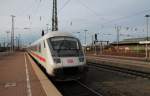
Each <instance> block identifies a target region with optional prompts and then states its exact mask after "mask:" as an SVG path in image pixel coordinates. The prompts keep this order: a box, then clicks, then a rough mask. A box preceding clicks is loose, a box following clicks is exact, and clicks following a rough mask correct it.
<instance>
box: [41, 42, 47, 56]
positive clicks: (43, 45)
mask: <svg viewBox="0 0 150 96" xmlns="http://www.w3.org/2000/svg"><path fill="white" fill-rule="evenodd" d="M45 49H46V47H45V41H44V40H43V41H42V42H41V53H42V56H43V57H44V58H46V50H45Z"/></svg>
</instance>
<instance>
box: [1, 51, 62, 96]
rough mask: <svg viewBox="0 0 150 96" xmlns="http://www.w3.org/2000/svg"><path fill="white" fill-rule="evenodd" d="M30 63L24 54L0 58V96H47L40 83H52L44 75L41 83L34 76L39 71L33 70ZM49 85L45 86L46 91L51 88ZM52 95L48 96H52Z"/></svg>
mask: <svg viewBox="0 0 150 96" xmlns="http://www.w3.org/2000/svg"><path fill="white" fill-rule="evenodd" d="M31 63H33V62H31V59H30V58H29V56H28V55H27V54H26V55H25V53H24V52H16V53H13V54H9V55H5V56H0V96H48V93H47V92H46V91H45V89H44V87H43V85H42V83H41V82H44V83H46V84H47V82H48V83H50V84H52V83H51V82H50V80H46V79H45V78H46V77H44V75H43V77H44V79H43V81H42V80H39V78H38V76H37V74H36V71H37V70H39V69H34V68H33V66H31ZM38 72H39V71H38ZM40 74H42V73H40ZM50 84H48V85H47V86H46V88H49V89H48V90H50V87H51V86H52V85H50ZM52 87H54V86H52ZM52 89H54V90H55V91H57V89H55V88H52ZM52 91H53V90H52ZM55 91H53V92H55ZM55 93H57V92H55ZM52 94H53V93H51V94H49V95H51V96H54V95H52ZM55 96H60V95H55Z"/></svg>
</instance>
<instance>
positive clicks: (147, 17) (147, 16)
mask: <svg viewBox="0 0 150 96" xmlns="http://www.w3.org/2000/svg"><path fill="white" fill-rule="evenodd" d="M145 17H146V25H147V28H146V29H147V36H146V41H148V19H149V17H150V15H145ZM145 57H146V60H147V59H148V44H147V43H146V49H145Z"/></svg>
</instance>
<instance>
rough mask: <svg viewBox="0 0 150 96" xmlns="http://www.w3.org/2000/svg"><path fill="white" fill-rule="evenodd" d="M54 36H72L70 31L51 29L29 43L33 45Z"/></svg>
mask: <svg viewBox="0 0 150 96" xmlns="http://www.w3.org/2000/svg"><path fill="white" fill-rule="evenodd" d="M55 36H69V37H74V36H73V35H72V34H71V33H69V32H60V31H51V32H48V33H46V34H45V35H44V36H42V37H41V38H40V39H38V40H36V41H35V42H33V43H32V44H31V45H35V44H37V43H38V42H40V41H42V40H45V39H48V38H50V37H55Z"/></svg>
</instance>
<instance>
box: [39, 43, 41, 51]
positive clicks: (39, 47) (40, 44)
mask: <svg viewBox="0 0 150 96" xmlns="http://www.w3.org/2000/svg"><path fill="white" fill-rule="evenodd" d="M39 52H41V44H39Z"/></svg>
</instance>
